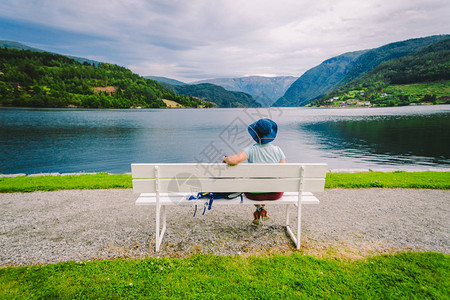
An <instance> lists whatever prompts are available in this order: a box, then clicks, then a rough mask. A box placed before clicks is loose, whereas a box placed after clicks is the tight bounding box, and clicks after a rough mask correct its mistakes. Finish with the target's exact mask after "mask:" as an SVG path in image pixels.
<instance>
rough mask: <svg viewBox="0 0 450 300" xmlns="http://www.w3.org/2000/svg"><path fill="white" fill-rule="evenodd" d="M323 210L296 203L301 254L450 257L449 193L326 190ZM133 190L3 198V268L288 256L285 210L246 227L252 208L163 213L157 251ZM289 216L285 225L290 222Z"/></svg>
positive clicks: (151, 223) (151, 221) (149, 214)
mask: <svg viewBox="0 0 450 300" xmlns="http://www.w3.org/2000/svg"><path fill="white" fill-rule="evenodd" d="M317 197H318V198H319V199H320V201H321V203H320V205H305V206H302V208H303V214H302V226H303V227H302V251H304V252H305V253H308V254H313V255H316V256H318V257H320V256H324V255H332V256H337V257H350V258H352V257H354V258H361V257H364V256H367V255H374V254H379V253H387V252H393V251H394V252H395V251H404V250H414V251H438V252H443V253H447V254H448V253H450V247H449V236H450V234H449V233H450V230H449V229H450V228H449V227H450V226H449V225H450V224H449V222H450V211H449V208H450V205H449V204H450V191H440V190H412V189H353V190H349V189H329V190H326V191H325V192H324V193H320V194H317ZM136 198H137V195H135V194H133V193H132V191H131V190H82V191H56V192H35V193H25V194H24V193H13V194H0V211H1V216H0V266H5V265H29V264H38V263H44V264H45V263H55V262H59V261H68V260H75V261H81V260H95V259H110V258H117V257H132V258H142V257H149V256H171V257H182V256H186V255H190V254H192V253H213V254H218V255H229V254H241V255H247V254H266V253H289V252H292V251H295V249H294V247H293V243H292V242H291V241H290V239H289V237H288V236H287V234H286V231H285V230H284V228H283V227H282V225H283V222H284V215H285V210H284V208H282V207H279V206H276V205H275V206H270V205H268V206H267V209H268V212H269V216H270V217H271V219H270V220H269V221H268V222H265V224H264V225H262V226H259V227H257V226H254V225H251V220H252V212H253V208H252V207H251V206H243V207H236V206H216V207H214V206H213V209H212V210H211V211H208V212H207V213H206V214H205V215H204V216H201V214H197V217H195V218H193V217H192V214H193V209H192V208H190V207H169V208H168V209H167V220H168V229H167V232H166V236H165V238H164V241H163V245H162V249H161V252H160V253H159V254H158V253H155V252H154V240H155V233H154V228H155V218H154V211H155V208H154V207H152V206H146V207H143V206H136V205H134V201H135V199H136ZM293 215H294V212H292V215H291V222H292V224H294V222H295V219H296V218H295V217H293Z"/></svg>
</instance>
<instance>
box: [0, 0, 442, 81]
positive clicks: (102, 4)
mask: <svg viewBox="0 0 450 300" xmlns="http://www.w3.org/2000/svg"><path fill="white" fill-rule="evenodd" d="M448 15H450V4H449V2H448V1H446V0H429V1H426V2H425V1H419V0H392V1H385V0H369V1H356V0H342V1H332V0H321V1H320V0H319V1H305V0H300V1H295V0H292V1H291V0H273V1H261V0H247V1H245V0H228V1H227V0H220V1H208V0H190V1H181V0H180V1H178V0H167V1H165V0H159V1H153V0H152V1H145V0H127V1H120V0H109V1H106V0H95V1H94V0H89V1H88V0H77V1H68V0H66V1H49V0H48V1H25V0H14V1H2V2H1V3H0V17H3V18H7V19H15V20H18V21H21V22H31V23H33V24H36V26H47V27H51V28H57V29H59V30H65V31H67V32H72V33H77V34H80V35H89V36H94V37H99V40H102V41H101V42H100V41H99V42H98V43H95V45H93V46H92V47H94V46H95V47H99V50H98V52H97V53H95V54H92V55H93V56H101V57H105V60H107V61H112V62H114V63H119V64H122V65H126V66H128V67H130V68H131V69H132V70H133V71H135V72H138V73H139V74H141V75H160V76H167V77H173V78H176V79H180V80H184V81H194V80H197V79H202V78H207V77H209V76H212V77H230V76H244V75H248V74H255V75H257V74H275V75H294V76H300V75H301V74H302V73H303V72H304V71H306V70H307V69H309V68H311V67H313V66H315V65H317V64H319V63H320V62H321V61H323V60H325V59H328V58H330V57H332V56H336V55H339V54H342V53H344V52H348V51H356V50H362V49H367V48H373V47H378V46H381V45H383V44H386V43H389V42H394V41H398V40H404V39H408V38H414V37H421V36H427V35H433V34H443V33H449V32H450V22H448V21H447V19H448ZM58 38H59V39H61V40H59V41H58V43H59V44H64V42H65V41H64V37H63V36H58ZM24 42H26V41H24ZM67 43H68V42H67ZM66 48H67V51H68V52H70V51H71V50H70V49H73V50H74V51H75V49H80V45H76V46H75V45H71V44H70V43H68V44H67V45H66ZM99 52H100V53H101V54H99ZM70 54H74V55H77V54H78V53H70Z"/></svg>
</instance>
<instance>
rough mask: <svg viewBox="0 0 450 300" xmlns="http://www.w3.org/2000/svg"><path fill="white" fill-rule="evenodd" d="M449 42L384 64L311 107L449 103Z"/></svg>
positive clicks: (448, 39)
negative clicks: (356, 104) (362, 103)
mask: <svg viewBox="0 0 450 300" xmlns="http://www.w3.org/2000/svg"><path fill="white" fill-rule="evenodd" d="M449 100H450V38H447V39H444V40H442V41H440V42H437V43H435V44H432V45H430V46H427V47H423V48H421V49H419V50H417V51H415V52H413V53H412V54H410V55H408V56H405V57H402V58H398V59H393V60H390V61H387V62H384V63H382V64H380V65H379V66H377V67H376V68H374V69H373V70H372V71H370V72H368V73H367V74H366V75H364V76H363V77H361V78H359V79H356V80H353V81H351V82H350V83H348V84H346V85H344V86H342V87H341V88H340V89H338V90H336V91H334V92H332V93H330V94H328V95H326V97H324V98H322V99H320V100H319V101H316V102H314V103H312V105H314V106H321V105H335V106H336V105H342V104H344V105H350V104H355V102H356V103H357V102H360V103H361V102H365V104H366V105H376V106H397V105H410V104H411V103H422V102H427V103H435V104H436V103H450V101H449Z"/></svg>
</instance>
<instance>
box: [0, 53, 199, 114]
mask: <svg viewBox="0 0 450 300" xmlns="http://www.w3.org/2000/svg"><path fill="white" fill-rule="evenodd" d="M98 87H100V89H96V90H95V89H94V88H98ZM102 87H113V89H112V90H113V91H112V92H111V91H102V89H101V88H102ZM163 99H167V100H172V101H175V102H177V103H180V104H181V105H183V106H186V107H200V106H204V103H203V102H202V101H201V100H200V99H197V98H194V97H189V96H185V95H179V94H176V93H174V92H173V91H170V90H168V89H166V88H164V87H162V86H161V85H159V84H158V83H156V82H155V81H153V80H150V79H145V78H143V77H141V76H139V75H137V74H134V73H133V72H132V71H130V70H129V69H127V68H124V67H121V66H118V65H113V64H108V63H99V64H98V65H95V64H89V63H87V62H85V63H83V64H81V63H79V62H77V61H75V60H73V59H71V58H68V57H66V56H63V55H58V54H52V53H48V52H34V51H29V50H19V49H7V48H0V105H1V106H26V107H68V106H76V107H87V108H130V107H150V108H159V107H166V104H165V103H164V101H163Z"/></svg>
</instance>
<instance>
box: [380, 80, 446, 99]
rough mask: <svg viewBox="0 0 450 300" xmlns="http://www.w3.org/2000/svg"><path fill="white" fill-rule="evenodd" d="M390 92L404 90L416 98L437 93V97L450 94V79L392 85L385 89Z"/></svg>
mask: <svg viewBox="0 0 450 300" xmlns="http://www.w3.org/2000/svg"><path fill="white" fill-rule="evenodd" d="M384 91H385V92H386V93H388V94H391V93H394V92H403V93H405V94H406V95H410V96H411V98H412V99H414V100H420V99H422V98H423V97H424V96H425V95H436V98H439V97H442V96H449V95H450V80H444V81H438V82H429V83H428V82H425V83H413V84H399V85H390V86H388V87H386V88H385V89H384Z"/></svg>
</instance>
